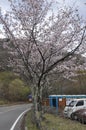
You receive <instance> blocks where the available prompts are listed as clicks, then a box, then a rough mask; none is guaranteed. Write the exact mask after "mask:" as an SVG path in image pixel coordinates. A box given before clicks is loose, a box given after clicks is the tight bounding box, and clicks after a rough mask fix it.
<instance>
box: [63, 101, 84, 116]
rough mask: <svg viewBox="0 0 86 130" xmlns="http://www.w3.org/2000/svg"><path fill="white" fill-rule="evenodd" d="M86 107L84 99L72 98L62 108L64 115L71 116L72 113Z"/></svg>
mask: <svg viewBox="0 0 86 130" xmlns="http://www.w3.org/2000/svg"><path fill="white" fill-rule="evenodd" d="M80 109H86V99H73V100H72V101H71V102H70V103H69V105H67V106H66V107H65V108H64V111H63V113H64V116H65V117H68V118H71V115H72V113H74V112H75V111H77V110H80Z"/></svg>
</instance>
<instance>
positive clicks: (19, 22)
mask: <svg viewBox="0 0 86 130" xmlns="http://www.w3.org/2000/svg"><path fill="white" fill-rule="evenodd" d="M9 1H10V3H11V11H9V12H7V13H6V14H5V15H3V14H2V13H0V23H1V24H3V29H4V34H5V37H6V38H8V39H9V42H8V44H6V47H7V48H8V49H9V51H10V53H11V55H13V57H12V56H11V57H10V64H11V65H12V67H13V68H14V70H15V71H17V72H18V73H20V74H21V75H22V76H23V77H24V78H25V79H26V80H27V83H28V84H30V86H31V89H32V96H33V104H34V116H35V118H36V121H37V123H38V124H39V122H40V119H41V115H42V107H41V105H42V92H43V89H45V86H46V84H47V85H48V82H49V80H48V79H49V75H51V74H54V73H57V74H58V72H60V71H61V70H62V69H63V68H64V66H65V64H63V63H64V62H67V61H68V60H70V59H71V58H72V57H73V54H74V52H76V51H77V50H78V52H79V47H80V46H82V49H83V46H84V44H85V43H86V42H85V35H86V33H85V30H86V26H85V23H84V22H83V21H82V20H81V19H80V18H79V15H78V14H77V10H75V11H74V10H72V9H71V8H69V9H68V8H64V9H59V10H57V11H55V14H54V12H53V10H52V8H51V7H52V4H53V3H52V2H49V1H48V0H21V1H20V2H19V1H16V0H9ZM84 48H85V46H84ZM83 50H84V49H83ZM38 108H40V109H39V110H40V114H38Z"/></svg>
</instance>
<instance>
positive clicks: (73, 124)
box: [26, 112, 86, 130]
mask: <svg viewBox="0 0 86 130" xmlns="http://www.w3.org/2000/svg"><path fill="white" fill-rule="evenodd" d="M30 118H31V113H30V112H29V113H28V115H27V118H26V126H27V127H28V130H37V128H36V126H35V125H34V124H33V123H31V119H30ZM42 126H43V129H42V130H86V124H85V125H84V124H81V123H79V122H77V121H72V120H70V119H66V118H63V117H60V116H58V115H57V116H55V115H52V114H45V120H44V121H43V122H42Z"/></svg>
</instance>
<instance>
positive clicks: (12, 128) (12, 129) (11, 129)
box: [10, 108, 31, 130]
mask: <svg viewBox="0 0 86 130" xmlns="http://www.w3.org/2000/svg"><path fill="white" fill-rule="evenodd" d="M30 109H31V108H29V109H27V110H25V111H24V112H22V113H21V114H20V115H19V117H18V118H17V119H16V121H15V122H14V124H13V125H12V127H11V128H10V130H14V128H15V126H16V124H17V123H18V121H19V119H20V118H21V117H22V116H23V115H24V114H25V113H26V112H27V111H29V110H30Z"/></svg>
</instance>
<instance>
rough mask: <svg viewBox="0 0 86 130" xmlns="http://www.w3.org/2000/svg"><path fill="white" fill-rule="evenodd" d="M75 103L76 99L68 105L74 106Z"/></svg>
mask: <svg viewBox="0 0 86 130" xmlns="http://www.w3.org/2000/svg"><path fill="white" fill-rule="evenodd" d="M75 104H76V101H71V102H70V103H69V105H68V106H69V107H73V106H74V105H75Z"/></svg>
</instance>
